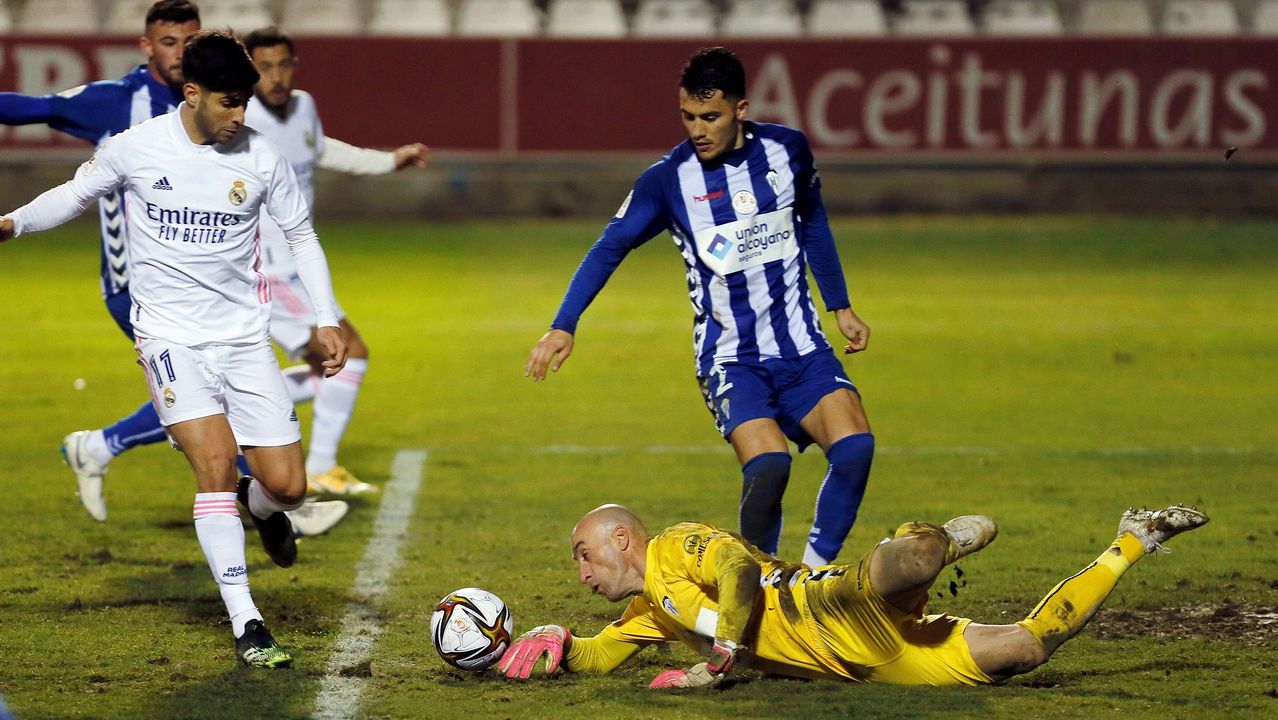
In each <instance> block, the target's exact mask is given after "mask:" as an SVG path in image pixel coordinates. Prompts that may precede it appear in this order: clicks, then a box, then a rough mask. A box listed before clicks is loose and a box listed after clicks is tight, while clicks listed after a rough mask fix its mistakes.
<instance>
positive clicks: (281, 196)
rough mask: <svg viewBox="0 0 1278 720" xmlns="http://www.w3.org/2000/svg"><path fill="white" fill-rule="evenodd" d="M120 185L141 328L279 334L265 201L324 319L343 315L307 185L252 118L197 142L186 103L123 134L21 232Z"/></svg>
mask: <svg viewBox="0 0 1278 720" xmlns="http://www.w3.org/2000/svg"><path fill="white" fill-rule="evenodd" d="M117 188H122V189H123V190H124V191H125V212H126V213H127V217H128V223H127V227H128V240H127V244H128V252H129V258H130V283H129V285H130V290H131V292H132V295H133V309H132V321H133V327H134V329H135V331H136V334H137V336H138V337H139V338H153V339H162V340H168V341H171V342H174V343H178V344H182V345H201V344H205V343H222V344H242V343H252V342H260V341H264V340H266V339H267V324H268V318H269V314H270V305H269V303H270V299H271V298H270V286H269V284H268V282H267V280H266V277H265V276H264V275H263V273H262V272H260V258H261V243H260V241H259V234H258V222H259V216H261V215H262V214H263V211H265V212H269V213H270V214H271V216H272V217H274V218H275V219H276V221H277V223H278V225H279V226H280V227H281V228H283V234H284V235H285V236H287V238H288V243H289V245H291V246H292V247H293V252H294V253H296V254H297V259H298V266H299V268H300V269H302V273H301V274H302V280H303V282H304V283H306V286H307V290H308V292H309V294H310V296H311V298H312V300H313V301H314V302H313V304H314V306H315V310H316V315H317V319H318V322H319V324H320V325H328V326H336V325H337V318H336V312H335V310H334V304H335V303H334V300H333V291H332V284H331V280H330V278H329V275H328V270H327V265H326V264H325V262H324V256H323V250H322V249H321V248H320V246H319V242H318V239H317V238H316V237H315V231H314V230H313V229H312V227H311V222H310V210H309V206H308V205H307V202H306V199H305V196H304V195H303V193H302V189H301V188H300V187H299V185H298V182H297V178H296V177H295V175H294V173H293V169H292V168H291V167H290V165H289V163H288V162H286V161H285V159H284V157H283V156H282V155H281V154H280V152H279V151H278V150H277V149H276V148H275V147H274V145H272V144H271V143H270V142H269V141H268V140H267V139H266V138H264V137H262V136H261V135H260V134H258V133H256V132H254V131H253V130H252V129H250V128H247V127H245V128H241V130H240V131H239V132H238V133H237V134H236V136H235V138H233V139H232V140H231V141H230V142H228V143H224V144H219V145H197V144H195V143H193V142H192V141H191V139H190V137H189V136H188V135H187V133H186V130H185V128H184V127H183V125H182V119H181V113H180V111H175V112H172V113H170V114H168V115H161V116H159V117H157V118H153V119H151V120H148V121H146V122H143V123H141V124H139V125H136V126H134V127H133V128H131V129H129V130H126V131H125V132H123V133H120V134H119V135H116V136H115V137H114V138H112V139H111V140H109V141H108V142H107V143H105V144H104V145H103V146H102V147H101V148H100V149H99V150H98V152H97V153H96V154H95V155H94V156H93V158H92V159H90V160H89V161H88V162H86V163H85V164H84V165H83V166H81V168H80V170H79V171H78V172H77V173H76V176H75V177H74V178H73V179H72V180H71V181H70V182H68V183H66V184H64V185H62V186H59V187H57V188H54V189H53V190H50V191H48V192H46V193H44V194H43V195H41V196H40V197H38V198H36V200H34V201H32V202H31V203H29V204H28V205H26V206H24V207H23V208H20V209H19V210H17V211H15V212H14V213H12V214H11V217H13V219H14V221H15V224H16V226H17V230H18V231H19V232H29V231H35V230H42V229H46V228H49V227H53V226H55V225H58V224H60V223H62V222H65V221H66V220H68V219H70V218H71V217H74V216H75V215H76V214H78V213H79V212H80V211H82V210H83V209H84V207H86V206H87V204H88V203H89V202H91V201H92V200H93V199H94V198H98V197H101V196H102V195H105V194H106V193H108V192H111V191H113V190H115V189H117ZM77 206H78V207H77Z"/></svg>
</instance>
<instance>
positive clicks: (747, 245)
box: [551, 122, 850, 375]
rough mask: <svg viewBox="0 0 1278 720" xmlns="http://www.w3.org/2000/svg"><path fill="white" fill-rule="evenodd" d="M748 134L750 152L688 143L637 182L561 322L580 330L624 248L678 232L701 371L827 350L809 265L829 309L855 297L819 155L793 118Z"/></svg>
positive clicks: (576, 283) (754, 126)
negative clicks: (790, 123) (708, 150)
mask: <svg viewBox="0 0 1278 720" xmlns="http://www.w3.org/2000/svg"><path fill="white" fill-rule="evenodd" d="M744 130H745V143H744V144H743V145H742V147H740V148H737V149H735V150H732V151H730V152H729V153H727V154H726V155H725V156H723V157H722V158H719V159H716V160H715V161H713V162H711V163H703V162H702V161H701V160H700V159H699V158H698V157H697V154H696V151H695V150H694V149H693V145H692V143H691V142H690V141H686V140H685V141H684V142H683V143H682V144H680V145H679V146H677V147H676V148H674V150H672V151H671V152H670V154H669V155H667V156H665V157H664V158H662V159H661V160H660V161H659V162H657V163H656V164H654V165H652V166H651V167H649V168H648V169H647V170H646V171H645V172H644V173H643V175H641V176H640V177H639V179H638V180H637V181H636V182H635V185H634V189H633V190H631V192H630V195H629V196H627V197H626V200H625V202H624V203H622V205H621V208H620V209H619V210H618V211H617V214H616V216H615V217H614V218H613V219H612V221H611V222H610V223H609V224H608V226H607V227H606V228H605V229H604V231H603V235H601V236H600V237H599V239H598V240H597V241H596V242H595V244H594V246H593V247H591V249H590V251H589V252H587V253H586V257H585V259H584V260H583V261H582V263H581V266H580V267H579V268H578V269H577V272H576V274H575V275H574V276H573V279H572V283H571V284H570V285H569V287H568V292H567V294H566V295H565V297H564V301H563V303H562V304H561V305H560V307H559V313H558V314H557V315H556V316H555V320H554V322H553V323H552V324H551V327H553V328H558V329H560V330H564V331H567V332H570V333H573V332H575V331H576V327H577V321H578V319H579V318H580V317H581V314H582V313H583V312H584V311H585V309H586V307H587V306H588V305H589V304H590V302H591V301H592V300H594V298H595V295H597V294H598V293H599V291H600V290H602V289H603V286H604V284H605V283H607V281H608V278H609V277H610V276H611V275H612V273H613V271H614V270H615V269H616V268H617V265H618V264H619V263H620V262H621V261H622V259H623V258H625V256H626V254H627V253H629V252H630V251H631V250H633V249H634V248H636V247H639V246H640V245H642V244H643V243H645V242H647V241H648V240H650V239H652V238H653V237H654V236H656V235H657V234H659V233H661V232H662V231H663V230H669V231H670V234H671V236H672V237H673V238H674V242H675V245H676V246H677V247H678V248H679V253H680V254H681V255H682V256H683V261H684V264H685V265H686V266H687V280H688V298H689V299H690V300H691V301H692V311H693V315H694V325H693V345H694V352H695V353H696V357H697V371H698V374H700V375H706V374H707V373H709V371H710V368H711V367H713V366H714V365H718V364H722V363H727V362H762V361H764V360H770V359H773V358H785V359H794V358H797V357H800V356H803V355H806V354H808V353H810V352H813V351H815V350H820V349H829V347H830V344H829V342H828V341H827V340H826V338H825V334H824V333H822V331H821V324H820V321H819V318H818V316H817V311H816V307H815V305H814V303H813V301H812V295H811V292H810V291H809V289H808V282H807V268H808V265H809V264H810V265H811V267H812V274H813V277H815V279H816V282H817V286H818V287H819V288H820V289H821V295H822V298H823V299H824V301H825V306H826V308H827V309H828V310H836V309H840V308H846V307H850V303H849V301H848V293H847V286H846V284H845V283H844V279H843V270H842V268H841V267H840V266H839V256H838V251H837V250H836V249H835V246H834V237H833V235H832V234H831V233H830V225H829V221H828V219H827V217H826V214H825V206H824V205H823V204H822V202H821V182H820V178H819V176H818V174H817V171H816V168H815V166H814V165H813V161H812V151H811V149H810V148H809V147H808V142H807V139H806V138H805V137H804V136H803V133H801V132H799V131H797V130H794V129H792V128H788V127H785V126H783V125H772V124H767V123H752V122H747V123H745V127H744Z"/></svg>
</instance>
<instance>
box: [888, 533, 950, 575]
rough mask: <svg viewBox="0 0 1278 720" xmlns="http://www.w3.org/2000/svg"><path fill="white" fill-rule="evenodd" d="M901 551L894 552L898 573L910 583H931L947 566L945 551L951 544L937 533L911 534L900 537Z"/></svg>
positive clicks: (897, 541)
mask: <svg viewBox="0 0 1278 720" xmlns="http://www.w3.org/2000/svg"><path fill="white" fill-rule="evenodd" d="M897 543H899V544H900V547H899V548H898V550H899V552H896V553H894V554H893V560H894V561H895V562H894V564H895V566H896V567H895V570H896V575H897V577H898V578H900V579H901V580H902V581H904V582H905V583H907V584H909V585H913V586H919V585H928V584H931V582H932V580H934V579H936V576H937V575H938V574H939V573H940V572H941V568H943V567H945V552H946V550H947V549H948V548H949V544H948V543H947V542H946V541H945V539H944V538H941V537H938V536H936V535H911V536H908V537H904V538H898V539H897V540H894V541H893V544H897Z"/></svg>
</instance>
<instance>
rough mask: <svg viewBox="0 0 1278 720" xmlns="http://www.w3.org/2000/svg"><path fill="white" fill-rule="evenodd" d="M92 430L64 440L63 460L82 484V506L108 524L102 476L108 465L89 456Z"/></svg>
mask: <svg viewBox="0 0 1278 720" xmlns="http://www.w3.org/2000/svg"><path fill="white" fill-rule="evenodd" d="M92 432H93V431H92V430H77V431H76V432H73V433H71V434H70V435H68V436H66V437H65V438H63V439H62V459H63V461H65V462H66V464H67V465H69V466H71V470H72V471H73V472H74V473H75V479H76V481H77V482H79V484H80V490H79V495H80V504H82V505H84V509H85V510H88V511H89V515H90V516H91V517H92V518H93V519H94V520H97V521H98V522H106V519H107V509H106V500H104V499H103V497H102V476H103V475H106V472H107V464H106V463H100V462H98V461H97V460H95V459H94V458H93V456H92V455H90V454H89V451H88V448H86V447H85V445H86V444H87V443H88V441H89V434H90V433H92Z"/></svg>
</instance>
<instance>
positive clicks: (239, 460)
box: [235, 455, 253, 477]
mask: <svg viewBox="0 0 1278 720" xmlns="http://www.w3.org/2000/svg"><path fill="white" fill-rule="evenodd" d="M235 467H237V468H239V471H240V477H243V476H245V475H252V474H253V472H252V471H251V470H249V466H248V458H246V457H244V456H243V455H237V456H236V457H235Z"/></svg>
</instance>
